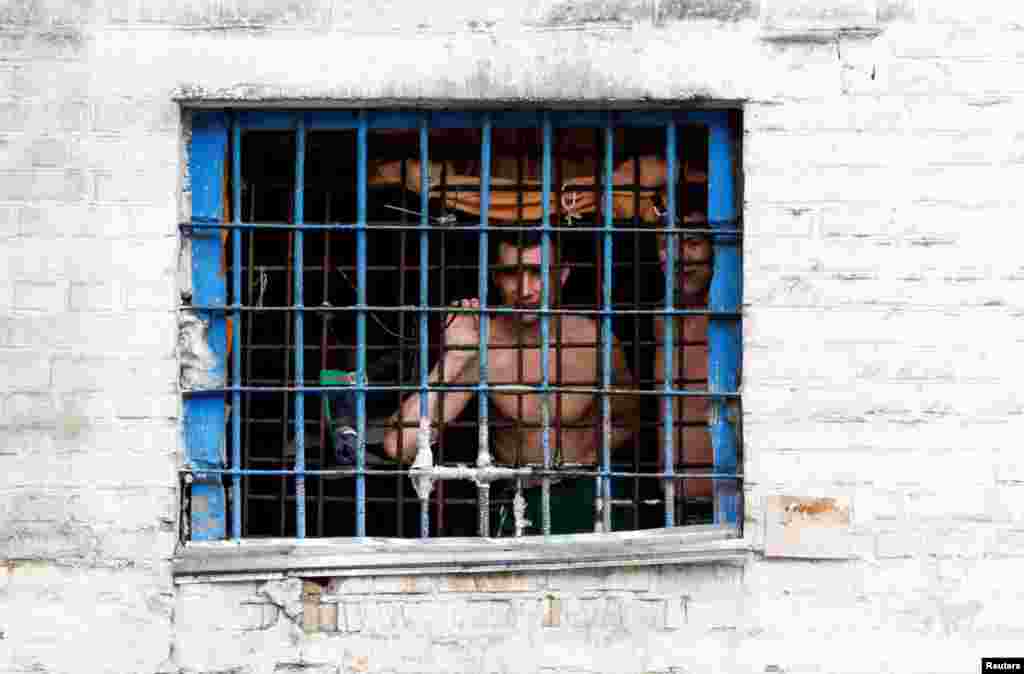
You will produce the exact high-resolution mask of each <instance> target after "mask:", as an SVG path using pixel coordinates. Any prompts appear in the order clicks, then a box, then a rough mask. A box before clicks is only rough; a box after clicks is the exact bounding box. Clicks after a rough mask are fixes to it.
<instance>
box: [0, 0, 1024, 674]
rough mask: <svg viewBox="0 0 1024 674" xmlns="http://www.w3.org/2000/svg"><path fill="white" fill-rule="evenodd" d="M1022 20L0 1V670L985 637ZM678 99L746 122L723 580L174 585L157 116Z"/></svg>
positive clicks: (1012, 636)
mask: <svg viewBox="0 0 1024 674" xmlns="http://www.w3.org/2000/svg"><path fill="white" fill-rule="evenodd" d="M1021 25H1024V10H1022V9H1019V8H1018V7H1017V6H1016V5H1012V4H1006V3H995V2H987V1H982V2H974V3H966V4H965V3H953V2H930V3H911V2H897V1H893V0H871V1H868V0H836V1H829V2H824V3H816V2H806V1H799V0H779V1H774V0H773V1H772V2H768V1H767V0H749V1H747V0H582V1H580V2H566V1H565V0H536V1H533V2H522V3H507V2H506V3H497V4H494V3H491V4H481V3H479V2H470V1H469V0H453V1H452V2H450V3H446V4H445V6H444V11H438V7H437V6H436V5H430V4H426V3H413V2H408V1H404V0H395V1H393V2H383V3H356V2H349V1H346V0H338V1H334V2H326V1H319V0H309V1H305V0H304V1H300V2H290V3H273V2H266V1H264V0H239V1H237V2H232V3H213V2H206V1H205V0H189V1H187V2H179V1H177V0H175V1H174V2H171V1H170V0H155V1H153V2H145V3H127V2H119V1H116V0H114V1H111V2H104V3H95V2H70V3H69V2H57V1H56V0H8V1H6V2H2V3H0V92H2V94H3V95H2V97H0V173H2V175H0V225H2V227H0V239H2V242H0V476H2V477H0V481H2V482H0V484H2V486H0V669H4V670H10V671H14V672H29V671H33V672H54V673H57V672H79V671H107V672H161V673H163V674H169V673H170V672H182V673H184V672H190V673H192V672H195V673H198V672H207V673H213V672H220V673H227V672H234V673H236V674H248V673H250V672H252V673H256V672H275V671H280V672H289V671H290V672H318V673H319V672H402V671H416V672H422V671H467V672H468V671H472V672H477V671H487V672H503V671H522V670H523V669H524V663H528V666H526V669H530V668H532V669H531V671H532V670H540V671H564V672H603V671H609V672H611V671H614V672H623V671H625V672H670V671H674V672H678V671H707V670H712V669H717V670H723V671H737V672H742V671H757V672H765V671H771V672H801V671H817V670H820V669H823V668H824V669H830V670H833V669H834V670H837V671H850V672H855V671H885V670H890V671H910V672H914V671H919V672H925V671H967V670H970V669H973V668H975V667H976V665H977V658H978V657H981V656H982V655H990V654H992V653H998V652H1011V651H1012V650H1013V647H1014V646H1016V644H1019V643H1020V641H1021V639H1022V638H1024V634H1022V633H1021V630H1020V628H1019V616H1018V612H1019V605H1020V602H1021V600H1022V599H1024V587H1022V585H1021V581H1020V577H1021V576H1020V574H1019V571H1018V568H1017V567H1018V566H1019V557H1020V556H1021V554H1022V552H1024V536H1022V534H1021V531H1022V530H1024V525H1022V522H1024V471H1022V465H1024V463H1022V462H1021V460H1020V459H1019V452H1018V451H1017V449H1016V444H1015V442H1016V440H1015V439H1016V437H1018V436H1019V433H1018V432H1017V431H1019V430H1020V428H1019V427H1020V425H1021V424H1020V421H1021V419H1022V418H1024V414H1022V411H1024V406H1022V404H1021V403H1020V402H1019V395H1018V392H1017V388H1018V386H1017V383H1016V381H1015V373H1014V371H1013V367H1012V364H1013V363H1014V362H1016V358H1017V353H1018V351H1019V344H1020V342H1021V340H1022V339H1024V335H1022V334H1021V327H1020V326H1021V321H1020V317H1021V308H1020V301H1019V299H1018V298H1019V296H1020V289H1019V285H1020V283H1021V282H1022V281H1024V267H1022V265H1021V263H1020V261H1019V255H1018V254H1017V252H1016V251H1017V247H1016V246H1015V245H1013V241H1014V240H1016V237H1017V234H1016V232H1017V228H1016V227H1014V224H1015V223H1016V220H1017V218H1018V212H1019V207H1018V204H1017V202H1016V196H1015V194H1016V192H1015V190H1014V189H1013V187H1014V186H1015V185H1016V184H1017V183H1018V182H1019V180H1018V178H1020V177H1021V173H1022V166H1024V163H1022V157H1024V146H1022V138H1024V131H1022V129H1021V124H1020V121H1019V120H1020V119H1022V115H1021V112H1022V107H1024V106H1022V101H1021V96H1022V93H1021V91H1020V85H1019V83H1020V82H1022V81H1024V77H1022V76H1021V75H1022V73H1021V65H1020V63H1021V61H1020V47H1019V43H1020V26H1021ZM707 99H715V100H717V101H730V102H737V101H738V102H740V103H742V105H743V109H744V132H745V133H744V137H743V165H744V182H743V191H744V203H743V218H744V225H745V229H746V239H745V249H744V274H745V275H744V288H745V290H744V292H745V295H744V297H745V303H746V305H745V309H744V312H745V313H744V346H745V362H744V366H743V373H744V389H743V393H744V405H743V412H744V441H745V453H746V454H745V465H744V474H745V475H746V513H745V514H746V530H747V532H748V534H749V538H750V541H751V543H752V545H753V552H752V553H751V554H750V556H749V558H748V559H747V561H746V563H745V564H744V565H743V566H742V567H741V568H738V569H737V568H734V567H731V566H709V567H705V566H700V567H686V566H673V567H665V568H662V569H647V570H626V569H622V570H617V571H608V572H543V573H537V574H531V575H508V576H494V577H491V576H483V577H479V578H472V577H463V576H449V577H443V576H425V577H417V578H401V579H393V578H383V577H377V578H363V579H300V578H296V579H291V580H287V581H280V580H270V581H268V580H267V579H255V580H248V581H242V582H237V583H220V584H214V583H207V584H201V583H200V584H183V585H175V584H174V582H173V578H172V571H171V568H172V567H171V560H172V558H173V555H174V551H175V545H176V541H177V536H178V531H177V527H178V522H179V512H178V510H179V503H178V495H177V489H178V481H177V480H178V476H177V473H176V471H177V469H178V468H179V467H180V466H181V465H182V456H181V447H180V444H181V440H180V425H181V411H180V390H181V388H182V387H192V386H204V385H215V383H216V382H215V381H210V380H209V377H208V375H209V373H210V368H209V354H208V353H207V351H206V350H204V340H205V337H204V335H203V332H204V328H203V325H202V324H201V319H200V318H199V317H197V316H195V315H192V314H188V313H178V312H177V311H176V309H177V306H178V302H179V301H180V298H181V296H182V293H185V294H186V295H187V293H188V291H189V285H190V281H189V279H188V269H189V264H188V260H187V257H188V251H187V248H185V249H182V248H181V247H180V245H179V237H178V232H177V224H178V223H179V222H182V221H183V219H185V217H186V216H187V214H188V213H190V208H189V207H188V194H187V192H188V188H189V186H188V176H187V175H185V168H184V167H185V162H184V160H183V147H184V146H185V144H186V143H187V134H188V124H187V121H188V119H187V115H185V116H184V117H183V114H182V109H181V102H183V101H184V102H186V103H187V102H192V103H196V102H202V103H205V104H211V105H216V104H218V103H223V102H227V103H232V104H253V105H255V104H266V105H274V104H286V103H287V104H291V105H304V104H307V103H308V104H317V105H320V104H332V103H334V104H339V103H344V104H350V103H352V102H358V103H366V102H374V103H377V104H399V103H400V104H404V105H425V106H433V107H440V106H445V105H449V106H459V105H466V106H472V105H478V104H482V103H488V104H495V103H500V104H504V105H519V104H524V105H533V104H536V103H538V102H540V101H544V102H549V103H556V104H562V105H573V104H576V103H587V104H601V105H604V104H608V105H623V106H628V105H630V104H632V103H634V102H649V103H654V104H666V105H678V104H680V103H692V102H695V101H697V102H699V101H703V100H707ZM179 337H182V338H183V339H184V343H180V342H179ZM770 499H776V501H771V500H770ZM779 499H782V500H785V499H793V500H795V501H796V502H809V503H817V502H833V501H834V502H836V503H842V504H844V508H845V510H844V511H843V512H844V515H843V517H842V518H841V520H840V521H839V522H838V525H841V526H835V525H836V524H837V523H836V522H834V521H831V520H829V521H827V522H824V523H821V524H822V526H823V529H822V530H820V531H819V532H818V533H819V534H820V535H821V537H822V539H823V540H827V541H831V542H828V543H827V548H824V550H825V552H826V553H835V552H836V550H837V549H839V548H841V553H842V554H841V555H836V554H824V555H822V552H821V550H822V548H821V547H820V546H819V547H818V548H815V549H814V550H812V552H814V553H815V554H816V555H820V556H824V557H828V556H834V557H840V558H839V559H828V560H825V559H821V558H819V557H814V558H811V559H802V558H800V557H801V554H800V550H799V549H795V548H794V547H793V546H789V547H787V546H786V545H781V546H774V545H771V543H772V542H771V541H770V540H767V539H768V538H770V536H771V535H772V533H771V529H770V526H769V524H770V522H769V520H771V518H772V517H774V516H775V515H777V514H778V513H777V511H775V510H773V509H772V508H773V506H772V503H775V502H778V501H779ZM830 500H831V501H830ZM786 502H787V503H791V502H793V501H786ZM847 505H848V508H846V506H847ZM812 515H813V513H810V514H809V516H808V517H807V518H805V519H799V520H798V521H797V520H794V519H793V518H791V519H790V520H788V523H787V524H786V526H794V525H793V522H794V521H796V522H797V524H796V525H795V526H797V527H801V528H802V527H811V526H812V525H814V524H815V521H814V519H813V517H811V516H812ZM781 522H786V520H785V519H784V518H783V519H782V520H781ZM808 530H809V529H808ZM782 541H783V543H785V537H784V536H783V539H782ZM766 549H770V552H771V553H772V557H771V559H767V558H766V557H765V556H764V555H763V553H764V552H765V550H766ZM812 557H813V555H812ZM126 634H130V635H131V638H130V639H126V638H125V635H126ZM826 641H827V643H828V648H827V650H826V649H824V648H822V647H818V646H815V644H819V643H826ZM797 642H799V643H801V644H810V645H808V646H806V647H803V648H800V649H795V648H793V647H792V644H793V643H797Z"/></svg>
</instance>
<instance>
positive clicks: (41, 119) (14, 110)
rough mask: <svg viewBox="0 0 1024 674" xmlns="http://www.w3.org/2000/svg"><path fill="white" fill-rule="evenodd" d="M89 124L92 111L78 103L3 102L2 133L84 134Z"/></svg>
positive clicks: (0, 120) (1, 109)
mask: <svg viewBox="0 0 1024 674" xmlns="http://www.w3.org/2000/svg"><path fill="white" fill-rule="evenodd" d="M88 123H89V108H88V106H87V105H86V104H85V103H82V102H79V101H73V100H59V101H55V102H35V101H26V100H23V99H15V100H6V101H0V131H11V132H23V131H26V130H31V129H37V130H39V131H47V132H53V131H54V130H60V131H65V132H67V131H84V130H85V129H86V128H87V125H88Z"/></svg>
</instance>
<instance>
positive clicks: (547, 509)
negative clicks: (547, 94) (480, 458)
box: [540, 112, 551, 536]
mask: <svg viewBox="0 0 1024 674" xmlns="http://www.w3.org/2000/svg"><path fill="white" fill-rule="evenodd" d="M542 124H543V127H542V135H543V138H544V140H543V143H544V149H543V157H542V159H541V185H542V190H543V193H542V197H541V201H542V203H543V216H542V218H541V234H540V235H541V247H540V277H541V286H540V309H541V314H540V386H541V401H540V414H541V424H542V429H541V436H540V437H541V440H540V441H541V447H542V448H543V449H544V470H545V471H548V470H551V394H550V386H551V372H550V370H551V368H550V365H549V363H548V353H549V350H550V346H551V345H550V343H549V342H550V340H551V335H550V334H549V330H550V325H549V324H550V322H551V317H550V316H548V314H547V312H548V310H549V309H550V307H551V283H550V278H551V274H550V271H549V270H550V267H551V115H550V114H549V113H547V112H545V113H544V118H543V122H542ZM541 518H542V527H541V531H542V532H543V534H544V535H545V536H550V535H551V477H550V476H549V475H547V474H546V473H545V475H544V479H543V480H542V481H541Z"/></svg>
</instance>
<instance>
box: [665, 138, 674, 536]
mask: <svg viewBox="0 0 1024 674" xmlns="http://www.w3.org/2000/svg"><path fill="white" fill-rule="evenodd" d="M676 145H677V139H676V125H675V123H674V122H669V123H668V124H667V125H666V126H665V163H666V167H667V171H666V176H665V185H666V189H665V191H666V202H667V203H666V204H665V208H666V211H665V221H664V224H665V227H675V226H676V158H677V149H676ZM664 236H665V246H666V259H665V309H666V311H671V310H672V308H673V306H674V303H675V287H676V250H677V245H676V233H675V232H671V231H669V232H665V233H664ZM663 321H664V323H663V325H664V326H665V331H664V337H665V339H664V344H663V345H662V348H663V349H664V351H665V362H664V366H665V370H664V372H663V376H664V377H665V382H664V392H665V395H664V396H663V397H662V399H661V412H662V418H663V422H664V429H665V430H664V434H663V437H664V445H663V446H662V448H661V451H662V464H663V468H664V471H665V475H666V477H665V481H664V483H663V485H664V494H665V526H666V527H671V526H675V513H676V511H675V506H676V483H675V480H674V479H673V478H672V477H671V475H672V474H673V472H674V470H675V434H676V433H675V424H674V423H673V421H674V419H673V412H674V411H675V407H676V399H675V397H674V396H672V395H670V394H671V392H672V389H673V388H674V387H673V383H674V382H673V379H674V376H675V362H674V356H675V348H676V347H675V323H676V318H675V316H672V315H669V314H666V315H665V316H664V318H663Z"/></svg>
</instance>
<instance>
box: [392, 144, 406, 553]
mask: <svg viewBox="0 0 1024 674" xmlns="http://www.w3.org/2000/svg"><path fill="white" fill-rule="evenodd" d="M399 167H400V171H399V173H400V174H401V180H402V182H401V185H402V208H403V209H405V210H403V211H401V213H400V214H399V221H400V222H401V224H402V226H403V227H405V226H406V225H408V224H409V213H408V212H407V211H408V210H409V190H408V189H407V185H408V183H407V182H406V180H407V179H408V177H409V174H408V171H409V167H408V161H407V160H405V159H402V161H401V162H400V164H399ZM398 238H399V241H398V304H399V306H401V307H405V306H406V297H405V296H406V274H407V272H408V271H409V270H408V268H407V267H406V263H405V248H406V244H407V243H408V232H407V231H406V230H405V229H402V230H401V231H400V232H399V235H398ZM398 335H399V337H398V363H399V366H398V383H399V385H404V384H406V383H407V382H406V381H405V362H406V361H405V350H406V340H405V311H404V310H399V312H398ZM396 402H397V403H398V408H399V409H400V408H401V406H402V394H401V393H399V394H398V400H397V401H396ZM399 423H401V417H399ZM404 440H405V429H404V428H403V429H400V431H399V433H398V456H400V457H401V456H405V443H404ZM404 511H405V482H404V480H402V475H401V473H396V474H395V531H396V532H397V533H396V534H395V535H396V536H399V537H403V536H404V535H405V512H404Z"/></svg>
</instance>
